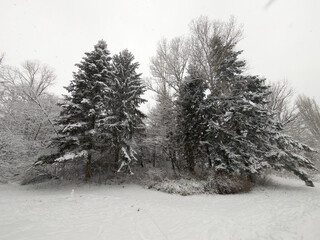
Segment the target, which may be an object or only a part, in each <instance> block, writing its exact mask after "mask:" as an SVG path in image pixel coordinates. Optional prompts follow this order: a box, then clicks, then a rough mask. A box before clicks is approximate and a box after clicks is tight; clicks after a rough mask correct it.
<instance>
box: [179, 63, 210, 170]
mask: <svg viewBox="0 0 320 240" xmlns="http://www.w3.org/2000/svg"><path fill="white" fill-rule="evenodd" d="M204 98H205V82H204V79H203V77H201V75H200V74H199V73H198V72H197V71H196V70H195V69H193V68H191V67H190V69H189V76H188V77H187V78H186V79H185V81H184V83H183V84H182V87H181V91H180V94H179V99H178V100H177V103H178V105H179V115H178V121H177V124H178V127H177V130H178V135H180V136H181V138H180V141H181V143H182V145H183V149H184V150H183V152H184V154H183V155H184V158H185V159H186V162H187V166H188V168H189V170H190V171H194V167H195V161H196V159H199V158H200V142H201V140H202V139H203V135H204V131H205V129H206V126H205V125H206V120H205V119H204V112H203V105H204V101H205V99H204Z"/></svg>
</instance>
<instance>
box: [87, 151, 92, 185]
mask: <svg viewBox="0 0 320 240" xmlns="http://www.w3.org/2000/svg"><path fill="white" fill-rule="evenodd" d="M90 178H91V153H89V154H88V159H87V165H86V181H88V180H90Z"/></svg>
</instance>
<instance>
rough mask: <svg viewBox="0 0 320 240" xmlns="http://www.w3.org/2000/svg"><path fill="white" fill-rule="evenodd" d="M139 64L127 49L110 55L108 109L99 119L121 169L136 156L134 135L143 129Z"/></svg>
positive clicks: (142, 90)
mask: <svg viewBox="0 0 320 240" xmlns="http://www.w3.org/2000/svg"><path fill="white" fill-rule="evenodd" d="M138 67H139V64H138V63H137V62H134V56H133V55H132V53H130V52H129V51H128V50H124V51H122V52H120V53H119V54H117V55H115V56H114V57H113V59H112V82H111V84H110V85H109V88H108V91H107V99H108V100H107V102H108V110H107V111H106V112H105V114H106V116H105V117H104V119H103V120H102V121H101V122H102V124H101V125H102V126H103V128H104V129H105V131H107V132H108V133H109V134H110V135H109V137H110V138H109V140H110V143H111V147H112V149H113V150H114V151H113V152H114V155H115V162H116V163H118V162H119V161H121V165H120V168H119V171H120V169H121V168H122V167H123V166H127V167H128V168H129V171H130V173H131V169H130V165H129V163H130V162H132V161H133V160H135V151H134V148H133V147H132V143H133V137H134V136H135V135H136V134H138V133H141V131H142V130H143V129H144V124H143V121H142V120H143V118H145V115H144V114H143V113H142V112H141V111H140V110H139V109H138V108H139V106H140V104H141V103H143V102H145V101H146V100H144V99H142V97H141V96H142V94H143V93H144V92H145V87H144V86H143V84H142V80H141V77H140V76H141V74H139V73H137V69H138Z"/></svg>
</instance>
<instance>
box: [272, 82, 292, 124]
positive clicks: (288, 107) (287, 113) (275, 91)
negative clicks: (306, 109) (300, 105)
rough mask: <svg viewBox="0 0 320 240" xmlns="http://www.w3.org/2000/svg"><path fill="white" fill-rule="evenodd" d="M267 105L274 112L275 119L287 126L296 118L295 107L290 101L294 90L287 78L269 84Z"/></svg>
mask: <svg viewBox="0 0 320 240" xmlns="http://www.w3.org/2000/svg"><path fill="white" fill-rule="evenodd" d="M270 90H271V94H270V95H269V101H270V102H269V104H268V107H269V109H270V110H272V111H274V112H275V113H276V120H277V121H279V122H280V123H281V124H283V126H284V127H286V126H288V124H290V123H291V122H293V121H294V120H295V119H296V118H297V112H296V107H295V106H294V104H293V102H292V97H293V94H294V91H293V89H292V88H290V86H289V83H288V81H287V80H282V81H278V82H275V83H272V84H271V88H270Z"/></svg>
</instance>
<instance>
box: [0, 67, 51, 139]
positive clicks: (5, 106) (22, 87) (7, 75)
mask: <svg viewBox="0 0 320 240" xmlns="http://www.w3.org/2000/svg"><path fill="white" fill-rule="evenodd" d="M0 77H1V79H2V81H1V89H2V91H1V99H0V101H1V103H2V109H1V111H2V112H4V113H5V114H7V115H10V116H12V117H13V113H12V111H15V110H16V108H13V106H12V105H13V104H16V103H17V102H19V103H18V105H20V106H21V105H23V103H30V102H32V103H34V104H35V105H36V106H37V107H35V106H32V105H29V108H32V107H33V108H34V107H35V108H37V109H38V110H40V111H41V113H42V115H43V116H45V118H46V121H47V122H49V124H50V125H51V127H52V129H53V130H54V131H55V132H56V134H57V131H56V129H55V126H54V124H53V120H52V116H50V112H48V110H47V109H46V106H45V105H46V102H48V99H46V101H44V98H48V94H47V93H46V90H47V89H48V87H49V86H51V85H52V84H53V83H54V81H55V79H56V75H55V74H54V71H53V70H52V69H51V68H50V67H48V66H47V65H44V64H41V63H40V62H37V61H26V62H24V63H23V64H22V67H21V69H18V68H13V67H10V66H3V67H2V70H1V73H0ZM29 110H30V109H29ZM39 117H40V116H39ZM40 119H43V118H42V117H40Z"/></svg>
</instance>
